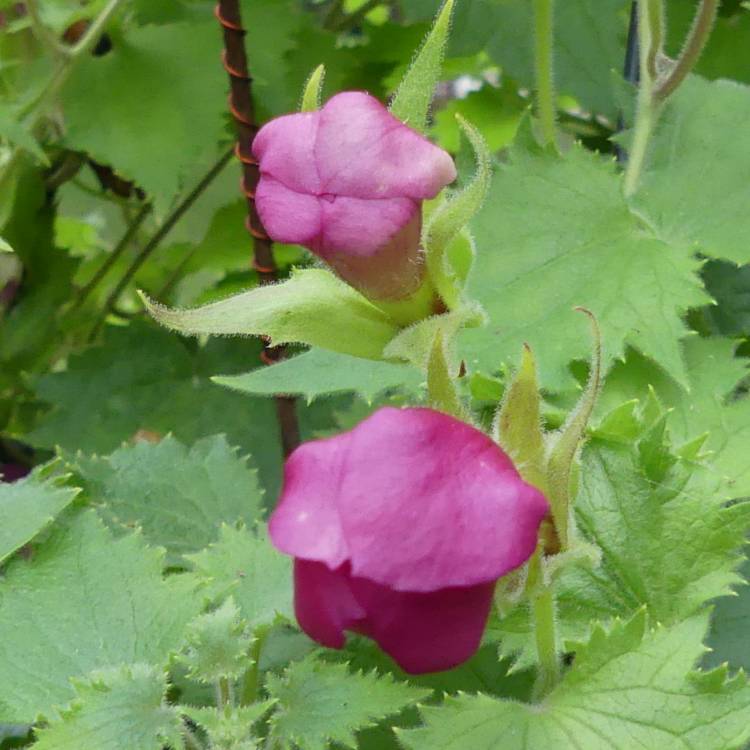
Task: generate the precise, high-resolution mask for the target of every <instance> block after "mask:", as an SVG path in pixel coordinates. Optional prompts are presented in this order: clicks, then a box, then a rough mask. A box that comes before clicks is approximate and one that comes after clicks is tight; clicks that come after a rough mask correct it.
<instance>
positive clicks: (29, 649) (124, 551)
mask: <svg viewBox="0 0 750 750" xmlns="http://www.w3.org/2000/svg"><path fill="white" fill-rule="evenodd" d="M163 558H164V553H163V551H162V550H156V549H151V548H149V547H147V546H146V545H145V544H144V543H143V539H142V538H141V537H140V536H139V535H137V534H130V535H128V536H125V537H122V538H120V539H117V540H115V539H113V538H112V535H111V534H110V533H109V532H108V531H107V529H106V528H105V527H104V526H103V524H102V523H101V521H100V520H99V519H98V518H97V516H96V514H95V513H94V512H93V511H85V512H81V513H78V514H77V515H76V516H74V517H73V518H71V519H70V520H69V522H67V523H65V524H64V525H60V526H58V527H57V528H55V529H54V531H53V532H52V533H51V534H50V536H49V538H48V539H46V540H45V542H44V544H41V545H40V546H39V547H38V548H36V549H35V550H34V553H33V555H32V556H31V558H30V559H29V560H28V561H27V560H23V559H20V558H15V559H13V560H11V561H10V563H9V564H8V566H7V568H6V573H5V576H4V578H3V579H2V580H0V684H3V685H13V690H10V691H7V690H6V691H4V692H3V695H2V698H0V721H17V722H21V721H33V720H34V719H35V718H36V717H37V716H39V715H40V714H41V715H44V716H46V717H47V718H51V717H52V715H53V713H52V707H53V706H57V705H62V704H65V703H67V702H68V701H70V700H71V699H72V698H73V693H72V691H71V687H70V682H69V679H70V678H71V677H82V676H85V675H87V674H88V673H89V672H91V671H92V670H94V669H104V668H107V667H115V666H119V665H121V664H133V663H136V662H138V663H140V662H143V663H146V664H151V665H154V666H158V665H164V664H165V663H166V661H167V658H168V657H169V655H170V653H172V652H173V651H175V650H177V648H178V647H179V645H180V643H181V641H182V636H183V632H184V628H185V625H186V624H187V622H188V621H189V620H190V619H192V618H193V616H194V615H196V614H197V611H198V609H199V607H200V601H198V600H197V597H195V595H194V593H193V590H194V587H195V582H194V580H192V579H190V578H188V577H185V576H179V575H173V576H170V577H169V578H168V579H167V580H164V579H163V578H162V567H163ZM19 623H23V627H19ZM79 747H80V745H79Z"/></svg>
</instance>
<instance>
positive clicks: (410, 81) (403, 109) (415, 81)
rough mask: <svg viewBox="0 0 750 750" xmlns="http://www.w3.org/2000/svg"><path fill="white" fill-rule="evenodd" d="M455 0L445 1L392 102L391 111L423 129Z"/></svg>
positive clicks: (438, 73)
mask: <svg viewBox="0 0 750 750" xmlns="http://www.w3.org/2000/svg"><path fill="white" fill-rule="evenodd" d="M453 5H454V0H445V3H443V7H442V8H441V9H440V12H439V13H438V15H437V17H436V18H435V23H434V24H433V26H432V29H430V33H429V34H428V35H427V37H426V39H425V40H424V43H423V44H422V47H421V48H420V50H419V52H418V53H417V56H416V57H415V58H414V62H413V63H412V64H411V66H410V67H409V70H407V71H406V75H405V76H404V78H403V80H402V81H401V84H400V85H399V87H398V89H397V90H396V93H395V94H394V96H393V101H392V102H391V107H390V109H391V114H392V115H394V116H395V117H398V119H399V120H402V121H403V122H405V123H406V124H407V125H409V126H410V127H412V128H414V129H415V130H419V131H420V132H422V133H423V132H425V130H426V128H427V113H428V111H429V109H430V102H432V95H433V93H434V91H435V86H436V85H437V82H438V81H439V80H440V74H441V71H442V67H443V55H444V53H445V46H446V44H447V42H448V33H449V31H450V22H451V14H452V13H453Z"/></svg>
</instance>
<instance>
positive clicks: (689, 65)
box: [654, 0, 719, 101]
mask: <svg viewBox="0 0 750 750" xmlns="http://www.w3.org/2000/svg"><path fill="white" fill-rule="evenodd" d="M718 7H719V0H701V4H700V6H699V7H698V11H697V13H696V14H695V19H694V20H693V25H692V27H691V28H690V33H689V34H688V38H687V40H686V41H685V44H684V46H683V48H682V51H681V52H680V56H679V57H678V58H677V62H676V64H675V66H674V68H672V70H671V71H670V73H669V75H668V76H667V78H666V79H665V80H664V81H663V82H661V83H660V84H659V86H658V87H657V89H656V91H655V92H654V97H655V98H656V99H657V100H659V101H664V99H666V98H667V97H668V96H669V95H670V94H671V93H672V92H673V91H674V90H675V89H676V88H677V87H678V86H679V85H680V84H681V83H682V82H683V81H684V80H685V77H686V76H687V74H688V73H689V72H690V71H691V70H692V69H693V67H694V66H695V63H696V62H698V58H699V57H700V56H701V52H703V48H704V47H705V46H706V42H707V41H708V37H709V36H710V35H711V29H713V26H714V21H715V20H716V11H717V9H718Z"/></svg>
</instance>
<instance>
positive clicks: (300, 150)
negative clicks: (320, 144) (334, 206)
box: [253, 112, 321, 195]
mask: <svg viewBox="0 0 750 750" xmlns="http://www.w3.org/2000/svg"><path fill="white" fill-rule="evenodd" d="M319 123H320V112H300V113H297V114H293V115H284V116H283V117H277V118H275V119H274V120H271V121H270V122H268V123H267V124H266V125H264V126H263V127H262V128H261V129H260V130H259V131H258V134H257V135H256V136H255V139H254V140H253V155H254V156H255V158H256V159H258V161H259V162H260V169H261V173H262V174H263V175H264V176H265V175H269V176H270V177H273V178H274V179H276V180H278V181H279V182H281V183H282V184H284V185H286V187H288V188H290V189H291V190H295V191H297V192H298V193H311V194H312V195H317V194H318V193H319V192H320V187H321V186H320V177H319V175H318V167H317V165H316V163H315V155H314V147H315V141H316V139H317V135H318V126H319Z"/></svg>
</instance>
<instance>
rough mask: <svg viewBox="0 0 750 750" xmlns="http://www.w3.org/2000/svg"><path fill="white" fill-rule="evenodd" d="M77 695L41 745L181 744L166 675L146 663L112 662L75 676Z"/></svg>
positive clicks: (73, 748) (42, 732)
mask: <svg viewBox="0 0 750 750" xmlns="http://www.w3.org/2000/svg"><path fill="white" fill-rule="evenodd" d="M74 687H75V691H76V698H75V700H74V701H73V702H72V704H71V705H70V707H68V708H66V709H63V710H62V711H61V714H60V717H56V718H54V719H53V720H52V722H51V723H50V724H49V726H48V727H45V728H43V729H37V730H36V732H35V734H36V737H37V741H36V742H35V743H34V747H35V748H36V749H37V750H79V749H80V748H84V747H86V748H97V750H161V748H163V747H164V746H165V745H169V747H171V748H181V747H182V738H181V736H182V734H181V727H180V719H179V716H178V714H177V711H176V709H175V708H174V707H173V706H169V705H167V703H166V702H165V695H164V694H165V692H166V689H167V680H166V676H165V675H164V673H163V672H162V671H161V670H158V669H155V668H154V667H152V666H148V665H145V664H134V665H132V666H124V667H113V668H111V669H107V670H101V671H96V672H93V673H91V674H90V675H88V676H87V677H86V679H85V680H75V681H74Z"/></svg>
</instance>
